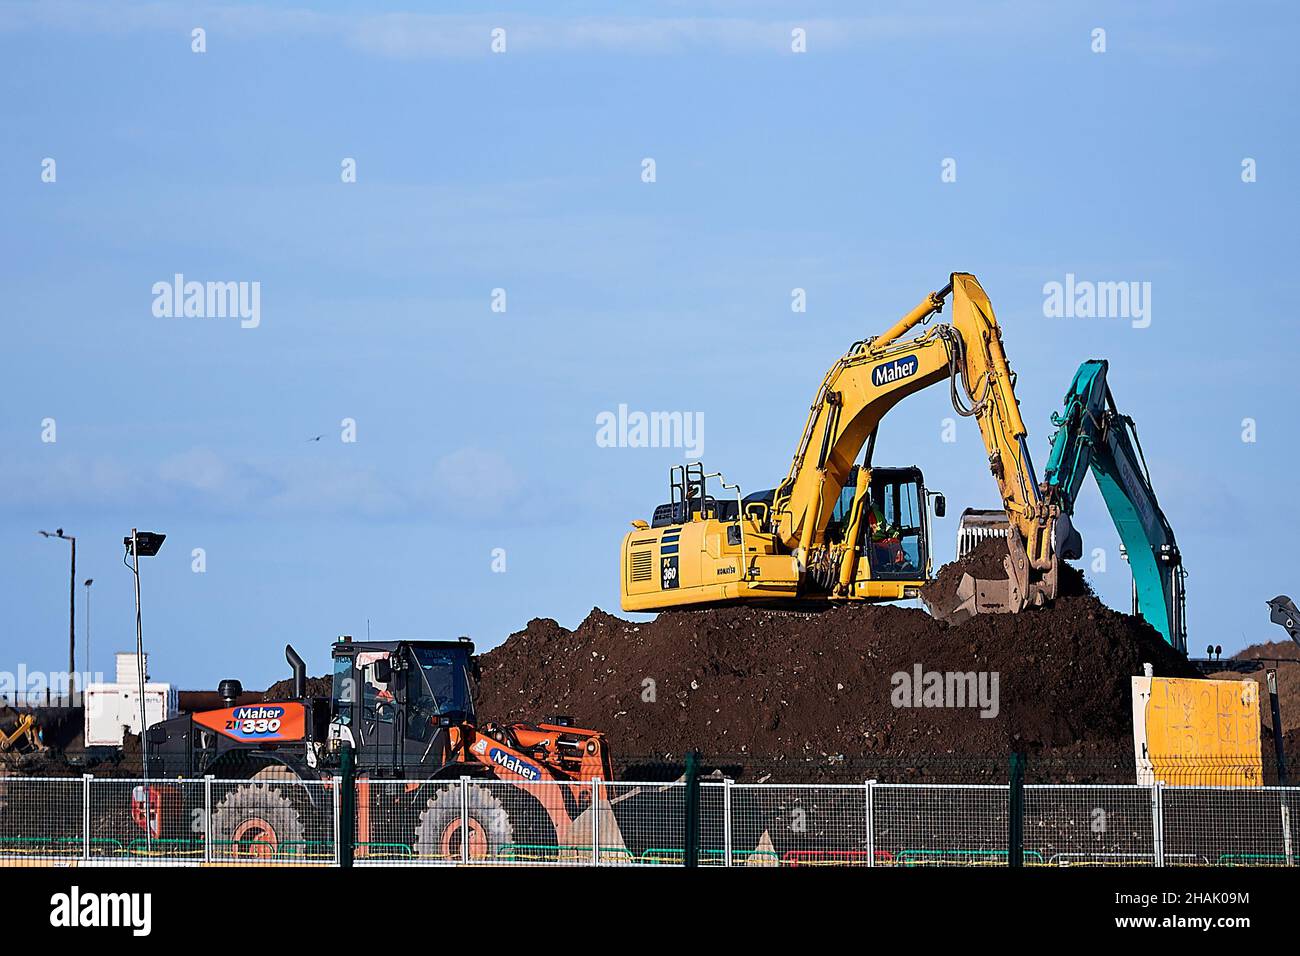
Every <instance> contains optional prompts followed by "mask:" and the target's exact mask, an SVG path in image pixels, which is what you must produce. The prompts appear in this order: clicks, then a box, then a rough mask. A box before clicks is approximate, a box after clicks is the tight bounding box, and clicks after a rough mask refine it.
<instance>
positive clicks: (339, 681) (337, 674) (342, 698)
mask: <svg viewBox="0 0 1300 956" xmlns="http://www.w3.org/2000/svg"><path fill="white" fill-rule="evenodd" d="M355 684H356V681H355V680H354V679H353V677H352V658H350V657H338V658H335V659H334V713H335V714H337V715H338V720H339V722H340V723H342V724H351V723H352V702H353V701H354V700H355V699H356V692H355Z"/></svg>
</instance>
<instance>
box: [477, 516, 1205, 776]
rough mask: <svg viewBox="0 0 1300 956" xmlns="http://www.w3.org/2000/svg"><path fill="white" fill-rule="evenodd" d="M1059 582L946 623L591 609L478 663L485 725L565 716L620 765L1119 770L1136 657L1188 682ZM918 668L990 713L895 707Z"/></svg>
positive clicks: (860, 611) (1139, 630)
mask: <svg viewBox="0 0 1300 956" xmlns="http://www.w3.org/2000/svg"><path fill="white" fill-rule="evenodd" d="M987 544H989V543H987V542H986V545H987ZM992 544H993V545H998V544H999V542H996V541H995V542H992ZM1002 547H1003V548H1004V547H1005V546H1002ZM991 550H992V549H991V548H989V547H986V546H982V547H981V549H980V550H978V551H977V552H976V553H975V554H973V555H971V556H970V557H969V558H968V559H967V561H966V562H963V564H964V565H965V566H964V567H960V568H959V569H958V571H957V572H954V571H952V570H951V566H949V567H948V568H945V569H944V570H943V571H942V572H941V575H940V585H941V586H942V584H943V582H944V581H950V580H951V579H952V578H953V575H954V573H955V574H956V576H957V577H958V578H959V577H960V573H962V572H965V571H967V570H970V569H971V567H972V566H974V567H975V571H973V572H972V573H977V574H986V572H984V571H982V570H981V568H980V564H981V563H989V562H990V560H991V559H990V555H989V552H990V551H991ZM998 563H999V564H1000V561H999V562H998ZM1066 581H1067V582H1068V583H1067V586H1066V587H1064V588H1063V590H1065V591H1067V592H1068V593H1067V596H1063V597H1061V598H1059V599H1058V600H1057V601H1056V603H1055V604H1054V605H1053V606H1052V607H1050V608H1044V609H1037V610H1031V611H1027V612H1025V613H1023V614H1020V615H985V616H979V617H976V618H974V619H972V620H970V621H967V622H966V623H964V624H962V625H960V626H957V627H950V626H948V625H945V624H942V623H940V622H938V621H936V620H935V619H933V618H932V617H930V616H929V615H928V614H926V613H925V612H924V611H921V610H916V609H911V608H903V607H897V606H890V605H878V606H840V607H834V608H830V609H827V610H825V611H822V612H820V613H799V612H791V611H775V610H760V609H754V608H745V607H731V608H719V609H710V610H702V611H674V612H667V613H664V614H661V615H659V617H658V618H657V619H655V620H654V621H651V622H648V623H643V624H635V623H631V622H628V621H624V620H621V619H619V618H616V617H614V616H612V615H610V614H607V613H605V612H603V611H600V610H598V609H593V610H592V612H591V613H590V614H589V615H588V617H587V619H586V620H585V621H583V622H582V624H581V625H579V627H578V628H577V629H576V630H574V631H569V630H567V629H565V628H563V627H561V626H560V625H558V624H557V623H556V622H555V621H552V620H549V619H541V620H533V621H531V622H529V624H528V626H527V627H526V628H525V629H524V630H522V631H520V632H518V633H516V634H513V635H511V637H510V638H509V639H508V640H507V641H506V642H505V643H504V644H503V645H501V646H500V647H498V648H495V649H494V650H492V651H490V652H489V653H487V654H485V655H484V656H483V659H482V664H483V684H482V688H481V695H480V705H479V711H480V714H482V715H484V716H485V717H491V718H493V719H496V720H537V719H540V718H542V717H545V716H548V715H551V714H556V713H560V714H569V715H572V716H573V717H574V718H575V719H576V721H577V723H579V724H580V725H583V726H587V727H592V728H595V729H599V730H603V731H605V732H606V733H607V734H608V735H609V738H610V741H611V746H612V747H613V748H614V750H615V752H616V754H621V755H625V756H630V755H638V756H639V755H659V756H662V757H665V758H678V757H680V755H681V754H682V753H683V752H684V751H685V750H687V749H688V748H695V749H699V750H701V751H704V752H705V753H709V754H732V755H737V756H738V757H740V758H744V759H745V760H748V761H751V762H753V763H755V764H758V763H781V762H790V763H798V762H807V763H819V762H820V763H822V764H832V765H833V764H835V763H836V762H839V761H853V760H860V759H862V758H897V759H908V758H919V757H932V758H970V757H979V758H991V759H993V760H995V761H997V762H998V763H999V765H1000V764H1002V763H1004V759H1005V755H1006V754H1007V753H1008V752H1009V751H1010V750H1011V749H1024V750H1027V751H1030V752H1035V753H1039V754H1042V755H1046V756H1053V757H1060V758H1062V759H1068V758H1071V757H1078V758H1080V759H1083V758H1087V759H1089V760H1099V761H1121V762H1124V761H1127V764H1128V766H1129V768H1130V770H1129V772H1130V773H1131V767H1132V759H1133V757H1132V719H1131V710H1132V708H1131V684H1130V678H1131V677H1132V676H1134V675H1137V674H1141V673H1142V665H1143V664H1144V663H1148V662H1149V663H1151V664H1152V665H1153V666H1154V668H1155V673H1156V674H1158V675H1167V676H1189V677H1190V676H1195V671H1194V670H1193V669H1192V668H1191V667H1190V666H1189V665H1188V664H1187V662H1186V661H1185V660H1184V659H1183V658H1182V657H1181V656H1180V655H1179V654H1177V653H1176V652H1175V651H1173V650H1172V649H1171V648H1170V647H1168V645H1166V644H1165V643H1164V642H1163V641H1162V640H1161V639H1160V636H1159V634H1158V633H1157V632H1156V631H1155V630H1154V629H1153V628H1151V627H1150V626H1149V625H1148V624H1146V622H1144V621H1142V620H1140V619H1138V618H1134V617H1131V616H1129V615H1126V614H1120V613H1118V612H1116V611H1113V610H1111V609H1109V608H1107V607H1105V606H1104V605H1102V604H1101V603H1100V602H1099V601H1098V600H1097V599H1096V598H1095V597H1093V596H1091V594H1090V589H1089V588H1088V587H1087V584H1086V582H1084V581H1083V577H1082V575H1081V574H1079V572H1078V571H1076V570H1074V569H1073V568H1071V569H1070V574H1069V577H1067V578H1066ZM952 586H953V587H954V588H955V583H954V584H953V585H952ZM918 665H919V666H920V667H921V668H922V670H923V671H927V672H928V671H940V672H975V673H976V674H984V675H988V678H990V679H991V675H992V674H994V673H996V674H997V679H998V694H997V701H998V707H997V712H996V714H995V715H993V716H989V717H981V716H980V708H977V707H975V708H972V707H934V706H926V707H914V706H896V704H897V703H898V700H897V698H896V695H895V690H896V688H897V687H898V686H899V684H900V683H901V682H902V678H896V677H895V675H899V674H905V675H908V676H909V677H910V676H911V675H912V674H913V673H914V670H915V668H916V667H917V666H918ZM986 686H988V685H986ZM990 710H991V709H990Z"/></svg>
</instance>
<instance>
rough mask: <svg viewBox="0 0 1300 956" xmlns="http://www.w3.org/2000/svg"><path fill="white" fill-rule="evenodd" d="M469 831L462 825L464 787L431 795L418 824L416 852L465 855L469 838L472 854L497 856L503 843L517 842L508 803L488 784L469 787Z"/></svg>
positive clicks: (452, 856)
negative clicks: (461, 801)
mask: <svg viewBox="0 0 1300 956" xmlns="http://www.w3.org/2000/svg"><path fill="white" fill-rule="evenodd" d="M466 796H467V802H468V808H467V809H468V812H467V815H466V817H467V820H468V822H469V827H468V833H467V834H466V833H465V832H464V829H465V828H463V827H462V825H461V824H462V820H461V812H460V788H459V787H451V788H448V789H446V790H443V791H442V792H441V793H439V794H437V795H435V796H432V797H430V798H429V801H428V804H427V805H426V806H425V809H424V810H423V812H421V813H420V822H419V824H418V825H417V826H416V828H415V846H414V850H415V854H416V856H419V857H426V858H434V859H444V860H459V859H462V852H463V850H462V847H463V841H465V840H466V839H468V843H469V858H470V859H471V860H485V859H491V858H495V857H496V856H497V854H498V853H499V852H500V851H501V848H502V847H505V846H509V845H510V844H511V843H513V842H514V834H515V828H514V824H513V823H512V822H511V820H510V814H509V813H508V812H507V811H506V808H505V805H504V804H503V803H502V802H501V801H500V800H498V799H497V797H496V796H495V795H494V794H493V793H492V791H491V790H489V789H488V788H487V787H477V786H471V787H469V788H468V793H467V794H466Z"/></svg>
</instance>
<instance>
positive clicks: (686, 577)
mask: <svg viewBox="0 0 1300 956" xmlns="http://www.w3.org/2000/svg"><path fill="white" fill-rule="evenodd" d="M949 299H951V302H950V304H951V311H952V317H951V320H950V321H949V322H946V323H936V324H934V325H931V326H930V327H929V328H928V329H927V330H925V331H923V332H921V333H920V334H918V335H914V336H912V337H906V336H908V334H909V333H911V332H912V331H913V330H914V329H916V328H917V327H918V326H923V325H928V324H929V323H930V319H931V318H932V317H933V316H934V315H936V314H937V313H939V312H941V311H942V309H943V308H944V306H945V304H946V300H949ZM944 379H947V380H948V381H949V385H950V390H951V396H952V402H953V407H954V408H955V410H956V411H957V412H958V413H959V414H960V415H963V416H967V417H972V418H974V419H975V420H976V422H977V424H978V425H979V429H980V435H981V437H982V439H983V441H984V445H985V447H986V448H987V450H988V463H989V469H990V471H991V472H992V474H993V477H994V479H995V480H996V481H997V484H998V488H999V491H1000V493H1001V497H1002V504H1003V508H1004V509H1005V511H1006V513H1007V515H1008V516H1009V521H1010V531H1009V533H1008V552H1009V553H1008V557H1007V560H1006V563H1005V564H1006V567H1005V569H1006V578H1005V580H1004V579H998V580H996V581H993V580H990V581H977V580H975V579H973V578H969V579H964V580H963V581H962V582H961V586H960V587H959V589H958V599H959V604H958V606H957V607H954V608H938V607H934V606H931V611H932V613H934V614H935V615H936V616H938V617H941V618H944V619H947V620H960V619H962V618H963V617H965V616H967V615H969V614H975V613H979V612H983V611H1018V610H1021V609H1022V608H1024V607H1025V606H1026V605H1029V604H1043V603H1045V602H1047V601H1050V600H1052V599H1053V598H1055V596H1056V593H1057V568H1058V552H1059V548H1058V546H1057V541H1058V538H1057V536H1058V535H1061V534H1066V533H1068V532H1069V525H1068V519H1066V518H1063V517H1062V516H1061V515H1060V513H1059V508H1058V507H1056V506H1055V505H1052V504H1049V503H1048V502H1046V501H1045V500H1044V497H1043V495H1042V492H1041V489H1040V488H1039V485H1038V480H1037V478H1036V477H1035V475H1034V469H1033V464H1032V462H1031V461H1030V458H1029V451H1028V446H1027V444H1026V429H1025V425H1024V421H1023V420H1022V418H1021V416H1020V408H1019V404H1018V403H1017V401H1016V395H1015V376H1014V375H1013V373H1012V371H1011V368H1010V366H1009V364H1008V363H1007V358H1006V353H1005V352H1004V351H1003V348H1002V336H1001V331H1000V329H999V327H998V323H997V319H996V318H995V316H994V314H993V307H992V306H991V305H990V304H989V300H988V296H987V295H986V294H985V293H984V290H983V289H982V288H981V287H980V284H979V282H978V281H976V279H975V277H974V276H972V275H969V274H967V273H953V274H952V276H951V278H950V281H949V283H948V285H947V286H945V287H944V288H943V289H941V290H940V291H938V292H932V293H930V294H929V295H928V296H926V297H925V299H923V300H922V301H921V302H920V303H919V304H918V305H917V306H916V308H914V309H912V311H910V312H909V313H907V315H905V316H903V318H901V319H900V320H899V321H898V322H897V323H895V324H894V326H893V327H892V328H890V329H889V330H888V331H886V332H885V333H884V334H883V335H880V336H876V337H874V338H869V339H864V340H862V341H859V342H855V343H854V344H853V346H852V347H851V348H850V349H849V350H848V352H846V353H845V354H844V355H843V356H842V357H841V358H840V359H839V360H838V361H837V362H836V363H835V365H834V366H832V367H831V369H830V371H829V372H827V374H826V376H825V378H824V379H823V380H822V383H821V386H820V388H818V390H817V393H816V395H815V397H814V399H813V403H812V407H811V409H810V410H809V414H808V420H807V423H806V424H805V426H804V430H803V435H802V436H801V438H800V440H799V444H798V446H797V448H796V450H795V455H794V459H793V461H792V463H791V465H790V470H789V472H788V473H787V475H786V477H785V479H784V480H783V481H782V482H781V484H780V486H779V487H777V488H776V489H775V490H774V491H772V492H768V493H759V494H760V496H761V495H763V494H767V495H769V496H770V497H768V498H766V499H765V500H762V501H753V502H752V503H751V501H750V499H744V500H742V499H740V496H739V493H737V500H736V502H734V508H731V507H724V506H723V505H721V504H719V503H717V502H716V501H715V500H714V499H712V498H711V497H709V496H708V494H707V491H706V489H705V483H704V479H705V478H707V477H711V476H706V475H704V474H703V469H702V468H701V467H699V466H693V467H696V468H697V469H698V474H697V476H696V478H695V479H694V480H688V478H687V477H686V472H685V471H683V477H682V479H681V480H680V481H673V482H670V485H671V486H672V487H673V488H675V489H676V490H675V491H674V501H673V503H670V505H663V506H661V507H660V509H659V510H658V511H657V512H656V520H655V523H654V525H653V526H651V525H649V524H647V523H645V522H635V523H634V527H635V528H636V530H634V531H633V532H632V533H631V534H630V535H628V536H627V538H625V540H624V549H623V607H624V608H625V609H627V610H648V609H653V608H662V607H679V606H683V605H687V604H701V603H716V602H720V601H731V600H742V601H743V600H756V601H762V600H773V599H780V600H783V601H790V600H793V601H795V602H801V601H807V600H826V599H828V598H829V599H855V598H857V599H865V600H882V599H889V598H897V597H907V596H915V594H917V593H918V591H919V587H920V585H921V584H923V583H924V581H925V577H926V573H927V568H928V547H927V546H926V544H925V542H924V538H925V533H926V532H925V529H926V527H927V526H928V524H927V522H926V520H925V518H924V515H923V514H922V515H917V513H916V512H917V511H918V508H917V506H916V503H914V504H913V505H912V507H911V508H910V509H909V514H911V516H912V520H911V522H910V524H911V525H913V527H912V529H911V531H912V533H913V534H914V535H915V536H916V539H917V540H918V541H919V542H920V543H919V544H917V545H916V546H915V547H914V548H913V550H912V551H911V552H910V553H908V554H903V553H902V549H900V548H899V547H898V545H897V543H896V542H897V541H898V540H899V535H898V534H896V533H892V532H891V533H890V534H885V533H882V532H881V518H882V517H883V516H881V515H880V514H878V509H879V507H880V505H881V502H880V501H879V500H877V499H878V498H879V497H881V496H880V495H878V494H876V493H874V491H873V488H874V489H877V490H878V489H879V488H881V487H882V481H883V482H884V483H885V484H886V485H887V486H888V487H887V491H888V493H889V494H892V495H893V497H894V499H895V509H894V510H895V512H896V513H899V508H898V499H899V498H900V496H905V495H907V494H909V493H910V495H911V496H912V498H913V499H915V498H918V497H919V498H920V499H921V500H920V501H919V511H920V512H924V511H925V507H926V501H925V496H926V494H927V492H925V490H924V485H923V483H922V482H921V480H920V477H919V471H916V470H915V469H912V471H913V472H915V478H914V479H908V480H909V481H913V482H914V483H913V484H910V485H909V484H908V483H907V481H904V480H903V479H900V478H898V477H897V475H896V474H889V475H886V473H887V472H895V473H896V472H898V471H899V470H898V469H876V468H873V467H872V465H871V461H870V459H871V449H872V448H873V447H874V443H875V435H876V433H877V429H878V427H879V425H880V422H881V420H882V419H883V418H884V417H885V415H886V414H888V412H889V410H890V409H892V408H893V407H894V406H895V405H896V404H898V403H899V402H900V401H902V400H903V399H904V398H905V397H906V396H908V395H911V394H912V393H913V392H917V391H920V390H921V389H923V388H927V387H929V386H931V385H935V384H937V383H939V382H941V381H943V380H944ZM864 445H865V446H866V447H867V448H868V452H867V455H866V460H865V461H864V462H863V463H862V464H861V465H857V464H855V462H856V460H857V458H858V456H859V454H860V453H861V452H862V449H863V447H864ZM846 486H848V489H847V490H846ZM726 487H731V488H734V487H735V486H726ZM908 489H910V492H909V490H908ZM846 502H848V504H847V506H846ZM867 525H871V527H870V528H868V527H867ZM897 530H898V529H894V531H897ZM906 533H907V532H906V531H904V532H903V534H904V535H906ZM1062 540H1063V539H1062ZM891 541H893V542H895V543H893V544H890V542H891ZM868 554H870V555H871V562H872V563H871V564H866V563H864V561H863V558H864V557H865V556H867V555H868ZM889 554H893V555H894V556H895V559H896V562H897V564H898V565H899V566H900V567H902V568H904V569H906V570H905V571H902V570H899V569H898V568H897V567H890V568H886V567H885V566H884V562H885V561H886V560H888V557H889ZM656 556H657V558H658V561H659V571H660V574H659V575H658V577H657V578H656V576H655V573H654V561H655V558H656ZM783 556H784V557H783ZM872 565H880V566H878V567H876V566H872ZM882 572H883V573H882Z"/></svg>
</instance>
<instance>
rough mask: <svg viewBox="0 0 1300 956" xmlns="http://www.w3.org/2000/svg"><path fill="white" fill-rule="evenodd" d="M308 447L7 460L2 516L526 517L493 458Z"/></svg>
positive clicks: (502, 465)
mask: <svg viewBox="0 0 1300 956" xmlns="http://www.w3.org/2000/svg"><path fill="white" fill-rule="evenodd" d="M320 451H321V450H320V448H319V446H317V445H314V444H313V445H311V446H310V447H309V449H308V450H307V451H306V452H305V453H304V454H303V455H302V456H294V457H282V458H275V459H264V460H253V459H249V458H243V457H238V456H232V455H226V454H222V453H219V452H217V451H214V450H213V449H211V448H207V447H202V446H200V447H196V448H191V449H188V450H186V451H184V452H181V453H179V454H174V455H168V456H165V457H163V458H161V459H155V460H147V459H145V460H142V459H135V460H131V461H127V460H125V459H119V458H116V457H111V456H99V457H95V458H79V457H76V456H61V457H60V459H59V460H58V461H57V462H44V463H42V462H39V461H37V460H34V459H28V460H25V461H15V462H13V463H11V467H9V468H7V469H6V470H5V472H3V473H0V499H2V500H3V503H4V510H6V511H10V512H17V511H28V510H32V509H38V510H39V509H44V510H62V509H66V508H99V509H113V508H135V509H138V508H147V509H181V510H184V511H185V512H186V513H191V514H217V515H226V516H232V517H252V516H259V515H268V514H299V515H335V516H337V515H360V516H365V517H370V518H381V519H382V518H403V519H405V518H415V517H429V518H436V519H439V520H459V519H461V518H465V519H467V520H476V521H483V520H492V519H498V518H499V519H510V518H511V516H512V515H514V516H516V517H517V516H518V513H519V512H520V511H521V510H522V511H523V512H527V511H528V507H527V503H526V502H524V501H523V496H522V494H521V492H522V490H523V489H524V487H525V485H524V482H523V481H522V479H521V478H520V476H519V475H518V473H517V472H516V470H515V468H514V466H513V465H512V464H511V463H510V461H509V460H508V459H507V458H506V457H505V456H504V455H502V454H500V453H499V452H495V451H491V450H486V449H482V448H475V447H468V448H460V449H455V450H453V451H450V452H448V453H446V454H444V455H442V456H440V457H439V458H436V459H434V460H433V461H431V462H430V464H429V466H428V468H427V469H424V470H422V471H421V472H420V473H419V474H418V475H416V476H410V475H405V474H402V475H397V474H394V473H391V472H384V471H382V470H381V469H379V468H376V467H374V466H372V465H368V464H354V463H351V462H342V461H340V460H339V459H338V457H337V456H334V457H331V456H328V455H322V454H321V453H320Z"/></svg>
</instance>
